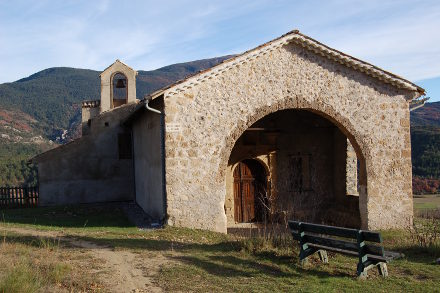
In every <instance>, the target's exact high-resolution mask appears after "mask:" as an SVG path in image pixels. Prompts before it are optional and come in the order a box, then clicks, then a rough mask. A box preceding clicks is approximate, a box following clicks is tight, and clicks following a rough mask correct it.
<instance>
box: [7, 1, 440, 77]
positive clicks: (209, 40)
mask: <svg viewBox="0 0 440 293" xmlns="http://www.w3.org/2000/svg"><path fill="white" fill-rule="evenodd" d="M439 27H440V2H438V1H410V0H403V1H402V0H401V1H385V0H383V1H378V0H370V1H348V0H338V1H307V2H306V1H287V0H285V1H283V0H272V1H269V0H254V1H241V2H237V1H233V0H224V1H203V0H194V1H171V0H168V1H167V0H164V1H161V2H158V1H140V0H139V1H130V2H128V1H114V0H113V1H110V0H101V1H85V0H81V1H80V0H70V1H69V0H67V1H55V0H53V1H47V0H46V1H43V0H39V1H33V2H25V1H23V2H21V1H7V2H0V60H1V62H0V67H1V69H2V70H0V82H5V81H13V80H16V79H19V78H22V77H24V76H26V75H29V74H32V73H34V72H35V71H37V70H41V69H44V68H47V67H52V66H72V67H80V68H91V69H97V70H100V69H103V68H105V67H106V66H107V65H108V64H110V63H112V62H113V61H114V60H115V59H116V58H120V59H122V60H124V61H125V62H127V63H128V64H130V65H132V66H133V67H134V68H137V69H144V70H147V69H154V68H156V67H159V66H164V65H168V64H171V63H175V62H183V61H190V60H195V59H201V58H208V57H214V56H219V55H226V54H231V53H238V52H240V51H244V50H247V49H250V48H252V47H254V46H257V45H258V44H260V43H263V42H265V41H268V40H270V39H272V38H275V37H277V36H279V35H281V34H283V33H285V32H287V31H289V30H291V29H293V28H299V29H300V30H301V31H302V32H304V33H306V34H309V35H310V36H311V37H313V38H316V39H318V40H319V41H322V42H323V43H326V44H328V45H330V46H332V47H334V48H336V49H339V50H341V51H344V52H346V53H348V54H351V55H353V56H355V57H358V58H361V59H365V60H366V61H369V62H371V63H373V64H375V65H378V66H381V67H383V68H384V69H387V70H390V71H393V72H395V73H397V74H400V75H402V76H404V77H406V78H409V79H412V80H419V79H424V78H429V77H434V76H440V72H439V70H440V69H439V68H440V58H439V56H440V34H439V33H437V28H439ZM5 69H7V70H5Z"/></svg>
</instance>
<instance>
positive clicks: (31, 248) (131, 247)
mask: <svg viewBox="0 0 440 293" xmlns="http://www.w3.org/2000/svg"><path fill="white" fill-rule="evenodd" d="M98 212H99V213H98ZM3 214H4V221H3V223H0V228H1V227H2V226H3V227H5V228H6V229H7V228H11V227H16V226H18V227H28V228H37V229H42V230H55V231H59V230H62V231H63V232H64V233H65V234H67V235H74V236H76V237H79V238H82V239H84V240H89V241H92V242H95V243H99V244H105V245H109V246H110V247H113V248H114V249H115V250H122V251H131V252H134V253H136V255H137V256H138V258H139V259H141V260H142V262H144V263H147V262H151V261H153V260H154V258H155V257H157V256H163V257H164V258H165V259H166V260H167V261H166V262H164V263H161V264H160V265H159V267H160V268H159V269H160V272H159V273H158V274H156V275H155V282H156V284H157V285H159V286H160V287H162V288H163V289H164V290H165V291H181V292H214V291H222V292H274V291H282V292H284V291H304V292H324V291H325V292H352V291H361V290H362V291H365V292H372V291H380V292H384V291H390V292H402V291H413V292H422V291H424V292H433V291H436V290H438V288H439V287H440V265H435V264H434V261H435V259H436V258H438V257H440V247H433V248H429V249H428V248H421V247H419V246H418V245H417V244H416V243H415V242H414V240H413V239H412V238H411V235H410V233H409V232H408V231H384V232H383V233H382V235H383V238H384V241H385V247H386V249H387V250H392V251H398V252H402V253H404V254H405V257H404V258H403V259H400V260H396V261H393V262H392V263H390V264H389V266H388V269H389V274H390V276H389V277H388V278H386V279H383V278H382V277H380V276H379V275H378V273H377V271H376V270H371V271H370V272H369V277H368V279H367V280H365V281H359V280H358V279H357V278H356V264H357V259H355V258H350V257H345V256H341V255H338V254H333V253H330V254H329V260H330V263H329V264H322V263H320V262H319V260H318V258H317V257H316V256H315V257H313V258H312V260H311V261H310V264H309V265H308V266H306V267H301V266H300V265H299V263H298V245H297V243H294V242H293V241H292V240H290V237H289V238H286V241H285V242H284V245H282V246H281V247H280V246H278V247H273V245H271V243H270V242H268V241H264V240H262V239H243V238H239V237H237V236H234V235H224V234H219V233H214V232H209V231H201V230H193V229H186V228H175V227H165V228H164V229H157V230H153V231H139V230H138V229H136V228H135V227H134V226H133V225H131V224H130V223H129V222H128V221H127V219H126V218H125V217H124V216H123V213H122V212H121V211H118V209H117V208H113V207H106V208H105V207H98V206H92V207H90V208H89V207H87V206H76V207H62V208H37V209H21V210H7V211H3ZM84 223H87V224H86V225H84ZM3 242H4V244H3V245H6V246H5V247H6V248H7V249H6V251H9V252H7V253H6V254H4V252H3V250H2V259H1V261H0V284H1V285H0V292H2V290H3V291H5V292H36V291H45V289H44V288H48V287H50V288H55V289H56V288H67V289H68V290H69V291H82V290H89V291H93V290H95V289H93V290H92V289H90V288H102V284H101V283H100V282H99V281H98V280H99V275H93V274H90V271H91V269H90V268H88V267H87V266H88V264H89V261H88V259H87V258H85V259H83V258H82V254H81V253H80V252H78V251H75V250H74V249H71V248H68V247H64V246H62V245H61V246H60V245H59V244H58V243H56V242H54V241H49V240H44V239H43V240H38V239H36V238H35V237H23V236H19V235H14V234H11V233H9V232H8V234H7V235H5V237H4V240H3ZM2 249H3V248H2ZM17 251H20V252H17ZM48 252H50V253H48ZM3 255H8V257H6V258H4V257H3ZM13 255H20V256H21V260H20V261H17V262H13V263H11V262H9V263H8V261H4V262H3V260H4V259H9V260H11V259H13ZM2 262H3V263H2ZM29 267H32V268H35V267H38V269H37V270H29ZM78 267H79V268H82V269H78ZM71 275H74V276H75V277H73V278H72V277H71ZM20 278H22V279H20ZM24 279H26V280H30V281H28V282H24V283H29V284H27V285H26V286H28V287H29V288H27V287H26V288H24V287H20V288H19V289H17V290H18V291H17V290H16V289H14V286H15V285H17V284H21V283H23V282H22V280H24ZM13 290H16V291H13ZM26 290H29V291H26ZM55 291H56V290H55ZM95 291H96V290H95ZM104 291H105V289H104Z"/></svg>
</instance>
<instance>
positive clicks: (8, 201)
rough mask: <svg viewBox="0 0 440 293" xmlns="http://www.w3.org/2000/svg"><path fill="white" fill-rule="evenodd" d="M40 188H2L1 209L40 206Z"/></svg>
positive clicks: (0, 194)
mask: <svg viewBox="0 0 440 293" xmlns="http://www.w3.org/2000/svg"><path fill="white" fill-rule="evenodd" d="M38 196H39V192H38V186H35V187H0V207H1V208H8V207H34V206H37V205H38Z"/></svg>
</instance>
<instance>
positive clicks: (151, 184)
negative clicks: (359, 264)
mask: <svg viewBox="0 0 440 293" xmlns="http://www.w3.org/2000/svg"><path fill="white" fill-rule="evenodd" d="M136 74H137V73H136V71H134V70H133V69H131V68H130V67H128V66H127V65H125V64H124V63H122V62H120V61H119V60H117V61H116V62H115V63H114V64H112V65H111V66H110V67H108V68H107V69H105V70H104V71H103V72H102V74H101V76H100V77H101V100H100V101H88V102H84V103H83V108H82V111H83V112H82V122H83V135H82V137H81V138H79V139H77V140H75V141H73V142H71V143H69V144H66V145H63V146H60V147H57V148H55V149H53V150H51V151H48V152H46V153H43V154H40V155H38V156H36V157H35V158H33V162H35V163H37V164H38V174H39V183H40V201H41V204H42V205H56V204H72V203H91V202H107V201H128V200H130V201H132V200H135V201H136V202H137V203H138V204H139V205H140V206H141V207H142V208H143V209H144V211H145V212H147V213H148V214H149V215H150V216H151V217H152V218H155V219H158V220H163V221H165V222H167V223H168V224H170V225H175V226H185V227H194V228H202V229H209V230H215V231H221V232H226V229H227V227H231V226H240V225H243V224H242V223H248V222H261V221H264V220H265V219H268V218H270V219H271V220H275V221H281V220H282V219H283V218H289V219H293V218H295V219H304V220H308V221H313V222H322V223H331V224H335V225H339V226H353V227H362V228H368V229H387V228H401V227H407V226H409V225H410V224H411V223H412V218H413V205H412V190H411V179H412V178H411V176H412V175H411V141H410V128H409V126H410V125H409V123H410V121H409V104H410V102H411V101H413V100H414V99H416V98H418V97H420V96H421V95H423V94H424V90H423V89H422V88H420V87H418V86H417V85H415V84H413V83H411V82H409V81H407V80H405V79H403V78H401V77H398V76H396V75H394V74H392V73H389V72H387V71H384V70H382V69H380V68H378V67H375V66H373V65H371V64H368V63H366V62H363V61H361V60H358V59H356V58H353V57H351V56H348V55H346V54H344V53H341V52H339V51H337V50H334V49H332V48H329V47H327V46H325V45H323V44H321V43H319V42H317V41H316V40H313V39H311V38H309V37H307V36H305V35H303V34H301V33H299V32H298V31H292V32H290V33H288V34H285V35H283V36H281V37H280V38H277V39H275V40H273V41H270V42H268V43H266V44H263V45H261V46H259V47H257V48H255V49H252V50H250V51H247V52H245V53H243V54H241V55H239V56H236V57H234V58H231V59H229V60H227V61H225V62H223V63H221V64H219V65H217V66H214V67H212V68H210V69H208V70H206V71H204V72H200V73H198V74H196V75H194V76H192V77H189V78H187V79H185V80H183V81H180V82H177V83H175V84H173V85H171V86H168V87H165V88H163V89H161V90H159V91H157V92H155V93H153V94H151V95H150V96H148V97H147V98H146V99H142V100H138V99H137V98H136V84H135V82H136Z"/></svg>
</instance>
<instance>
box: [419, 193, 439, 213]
mask: <svg viewBox="0 0 440 293" xmlns="http://www.w3.org/2000/svg"><path fill="white" fill-rule="evenodd" d="M436 208H440V194H426V195H416V196H414V209H416V210H426V209H436Z"/></svg>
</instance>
